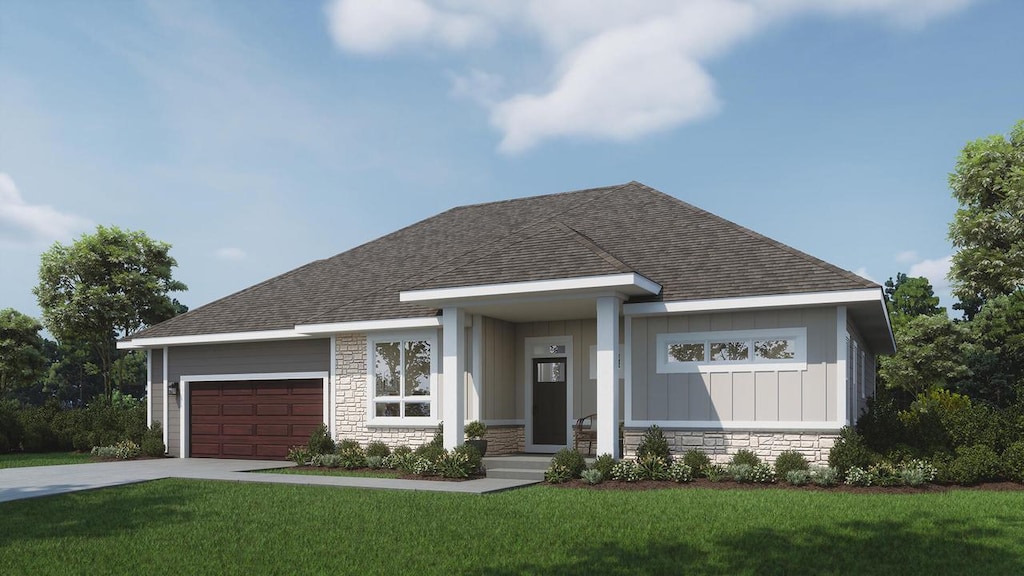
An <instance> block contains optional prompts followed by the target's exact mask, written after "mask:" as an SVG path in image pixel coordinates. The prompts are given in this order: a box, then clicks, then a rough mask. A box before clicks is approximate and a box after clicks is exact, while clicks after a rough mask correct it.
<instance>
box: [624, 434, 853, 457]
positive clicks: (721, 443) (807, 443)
mask: <svg viewBox="0 0 1024 576" xmlns="http://www.w3.org/2000/svg"><path fill="white" fill-rule="evenodd" d="M662 431H663V432H664V433H665V438H666V439H668V445H669V448H670V449H671V451H672V455H673V456H682V455H683V454H684V453H686V451H688V450H691V449H693V448H696V449H698V450H701V451H703V452H704V453H705V454H707V455H708V456H710V457H711V460H712V461H713V462H716V463H719V464H727V463H728V462H729V460H730V459H731V458H732V455H733V454H735V453H736V452H738V451H739V450H743V449H746V450H750V451H751V452H753V453H754V454H756V455H757V456H758V457H759V458H761V459H762V460H764V461H766V462H769V463H774V462H775V459H776V458H777V457H778V456H779V454H781V453H782V452H785V451H786V450H794V451H796V452H799V453H800V454H803V455H804V456H805V457H806V458H807V461H808V462H810V463H811V464H817V465H821V466H827V465H828V453H829V450H831V449H832V446H833V445H834V444H835V442H836V439H837V438H838V437H839V435H838V434H827V433H808V432H782V431H780V432H739V431H722V430H717V431H713V432H704V431H700V430H662ZM643 435H644V430H643V429H627V430H626V431H625V452H626V453H625V456H628V457H633V456H636V449H637V446H638V445H639V444H640V439H641V438H642V437H643Z"/></svg>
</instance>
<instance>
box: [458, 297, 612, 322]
mask: <svg viewBox="0 0 1024 576" xmlns="http://www.w3.org/2000/svg"><path fill="white" fill-rule="evenodd" d="M462 308H463V309H464V310H465V311H466V313H468V314H481V315H483V316H489V317H491V318H497V319H499V320H505V321H506V322H513V323H518V322H540V321H548V320H583V319H588V318H596V317H597V300H596V297H594V296H591V297H579V296H566V297H554V298H545V299H541V298H525V299H516V300H507V301H492V302H474V303H470V304H466V305H464V306H462Z"/></svg>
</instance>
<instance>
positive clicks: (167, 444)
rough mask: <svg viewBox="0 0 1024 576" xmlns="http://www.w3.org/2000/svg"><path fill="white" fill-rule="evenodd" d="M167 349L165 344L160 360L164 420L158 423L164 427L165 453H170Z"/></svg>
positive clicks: (168, 363)
mask: <svg viewBox="0 0 1024 576" xmlns="http://www.w3.org/2000/svg"><path fill="white" fill-rule="evenodd" d="M168 350H170V348H168V347H167V346H164V353H163V359H162V362H163V364H164V365H163V372H164V421H163V422H161V423H160V427H161V428H163V429H164V450H165V451H166V453H167V454H170V453H171V446H170V441H171V436H170V430H168V428H169V426H168V425H167V418H168V415H169V411H168V407H167V399H168V397H169V395H168V393H167V384H168V382H167V367H168V366H169V365H170V362H168V361H167V351H168Z"/></svg>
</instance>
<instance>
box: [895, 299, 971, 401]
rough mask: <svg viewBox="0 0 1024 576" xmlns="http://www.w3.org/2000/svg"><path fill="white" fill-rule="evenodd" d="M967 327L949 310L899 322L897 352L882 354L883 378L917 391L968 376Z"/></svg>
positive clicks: (904, 389)
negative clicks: (952, 315) (948, 314)
mask: <svg viewBox="0 0 1024 576" xmlns="http://www.w3.org/2000/svg"><path fill="white" fill-rule="evenodd" d="M964 331H965V328H964V327H963V325H962V324H959V323H956V322H953V321H952V320H950V319H949V318H948V317H947V316H946V315H945V314H935V315H931V316H913V317H909V318H907V319H905V320H902V321H901V322H898V323H895V325H894V335H895V336H896V350H897V352H896V354H895V355H893V356H880V357H879V358H878V374H879V376H880V377H881V378H882V382H883V383H884V384H885V386H887V387H888V388H890V389H892V390H895V391H901V392H906V393H909V394H911V395H916V394H918V393H920V392H924V391H926V390H930V389H933V388H947V387H949V386H951V385H953V384H955V383H956V382H959V381H961V380H963V379H965V378H967V377H968V376H969V375H970V371H969V369H968V368H967V366H966V365H965V364H964V362H963V356H964Z"/></svg>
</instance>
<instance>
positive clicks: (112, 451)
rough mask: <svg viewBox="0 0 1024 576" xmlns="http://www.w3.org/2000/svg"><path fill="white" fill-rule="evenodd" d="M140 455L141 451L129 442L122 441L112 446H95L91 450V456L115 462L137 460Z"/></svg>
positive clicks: (133, 443) (137, 446) (136, 445)
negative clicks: (111, 459) (112, 459)
mask: <svg viewBox="0 0 1024 576" xmlns="http://www.w3.org/2000/svg"><path fill="white" fill-rule="evenodd" d="M140 454H142V449H141V448H139V445H138V444H136V443H135V442H132V441H131V440H122V441H121V442H118V443H117V444H114V445H112V446H96V447H94V448H93V449H92V455H93V456H96V457H99V458H114V459H117V460H131V459H132V458H138V457H139V455H140Z"/></svg>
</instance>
